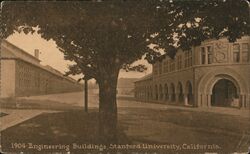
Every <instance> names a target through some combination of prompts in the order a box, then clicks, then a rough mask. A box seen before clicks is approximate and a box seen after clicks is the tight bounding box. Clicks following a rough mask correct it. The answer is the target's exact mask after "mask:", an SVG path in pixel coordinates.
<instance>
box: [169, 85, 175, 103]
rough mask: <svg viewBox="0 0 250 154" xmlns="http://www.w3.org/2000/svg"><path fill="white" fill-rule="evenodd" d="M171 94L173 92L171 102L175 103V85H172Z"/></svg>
mask: <svg viewBox="0 0 250 154" xmlns="http://www.w3.org/2000/svg"><path fill="white" fill-rule="evenodd" d="M170 92H171V102H175V87H174V84H173V83H171V85H170Z"/></svg>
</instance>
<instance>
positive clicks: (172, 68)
mask: <svg viewBox="0 0 250 154" xmlns="http://www.w3.org/2000/svg"><path fill="white" fill-rule="evenodd" d="M174 70H175V62H174V60H172V62H171V63H170V71H171V72H172V71H174Z"/></svg>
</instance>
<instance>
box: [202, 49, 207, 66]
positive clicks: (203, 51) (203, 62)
mask: <svg viewBox="0 0 250 154" xmlns="http://www.w3.org/2000/svg"><path fill="white" fill-rule="evenodd" d="M205 62H206V51H205V47H202V48H201V64H205Z"/></svg>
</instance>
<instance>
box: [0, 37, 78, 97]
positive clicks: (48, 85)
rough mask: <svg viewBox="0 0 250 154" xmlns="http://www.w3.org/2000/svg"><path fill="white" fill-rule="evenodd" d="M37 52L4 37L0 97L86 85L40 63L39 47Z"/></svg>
mask: <svg viewBox="0 0 250 154" xmlns="http://www.w3.org/2000/svg"><path fill="white" fill-rule="evenodd" d="M34 53H35V56H32V55H30V54H28V53H27V52H25V51H23V50H22V49H20V48H18V47H16V46H15V45H13V44H11V43H9V42H8V41H6V40H1V50H0V57H1V61H0V97H1V98H4V97H18V96H31V95H44V94H52V93H62V92H72V91H79V90H81V89H82V85H80V84H79V83H77V82H76V81H75V80H74V79H72V78H70V77H65V76H64V75H63V74H62V73H60V72H59V71H57V70H55V69H53V68H52V67H50V66H43V65H41V64H40V60H39V57H38V56H39V51H38V50H35V52H34Z"/></svg>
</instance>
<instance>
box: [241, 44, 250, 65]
mask: <svg viewBox="0 0 250 154" xmlns="http://www.w3.org/2000/svg"><path fill="white" fill-rule="evenodd" d="M242 61H243V62H248V61H249V45H248V43H243V44H242Z"/></svg>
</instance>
